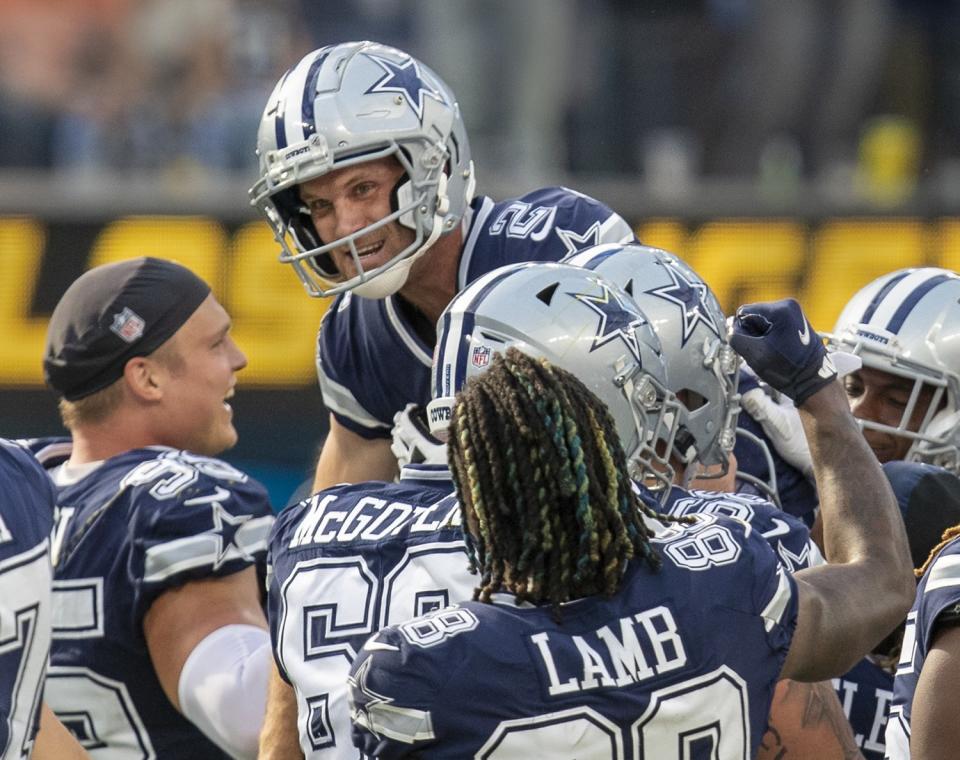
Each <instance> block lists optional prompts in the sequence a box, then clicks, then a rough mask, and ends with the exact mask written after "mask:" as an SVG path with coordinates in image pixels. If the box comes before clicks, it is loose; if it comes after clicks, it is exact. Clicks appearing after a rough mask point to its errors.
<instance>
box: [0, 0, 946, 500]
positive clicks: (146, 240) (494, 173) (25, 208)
mask: <svg viewBox="0 0 960 760" xmlns="http://www.w3.org/2000/svg"><path fill="white" fill-rule="evenodd" d="M348 39H374V40H377V41H381V42H385V43H388V44H393V45H396V46H399V47H401V48H403V49H405V50H407V51H408V52H410V53H412V54H414V55H416V56H417V57H419V58H421V59H422V60H424V61H425V62H427V63H428V64H429V65H430V66H431V67H432V68H434V69H435V70H436V71H437V72H438V73H439V74H440V75H441V76H442V77H443V78H444V79H446V81H447V82H448V83H449V84H450V85H451V87H452V88H453V89H454V91H455V92H456V93H457V94H458V96H459V99H460V105H461V108H462V111H463V114H464V118H465V121H466V124H467V128H468V131H469V133H470V138H471V144H472V149H473V154H474V159H475V161H476V164H477V167H478V177H479V183H478V191H479V192H482V193H486V194H491V195H494V196H496V197H509V196H512V195H517V194H520V193H522V192H525V191H527V190H529V189H532V188H534V187H538V186H542V185H547V184H563V185H568V186H571V187H574V188H576V189H578V190H580V191H582V192H586V193H588V194H590V195H594V196H596V197H598V198H600V199H602V200H604V201H605V202H607V203H608V204H609V205H611V206H612V207H613V208H615V209H616V210H618V211H619V212H620V213H621V214H623V215H624V216H625V217H627V218H628V219H629V220H630V221H631V222H632V223H633V224H635V226H636V228H637V231H638V234H639V235H640V237H641V239H642V240H643V241H644V242H646V243H649V244H652V245H659V246H662V247H665V248H667V249H669V250H672V251H674V252H676V253H679V254H680V255H682V256H684V257H685V258H686V259H687V260H688V261H689V262H690V263H691V264H692V265H693V266H694V267H695V268H696V269H698V271H700V273H701V274H702V275H703V276H704V277H705V279H706V280H707V281H708V282H709V283H710V284H711V285H712V286H713V287H714V289H715V290H716V291H717V292H718V295H719V296H720V298H721V300H722V301H723V303H724V305H725V307H727V308H728V309H730V308H732V307H735V306H736V304H738V303H740V302H743V301H746V300H755V299H758V298H772V297H781V296H784V295H787V294H789V295H796V296H798V297H799V298H801V299H802V300H803V301H804V303H805V305H806V306H807V308H808V310H809V313H810V315H811V318H812V321H813V323H814V325H815V326H816V327H817V328H818V329H820V330H829V329H830V327H832V325H833V320H834V319H835V317H836V316H837V314H838V313H839V310H840V307H841V306H842V305H843V303H844V302H845V301H846V299H847V298H849V297H850V295H852V294H853V292H854V291H855V290H857V288H859V287H860V286H861V285H863V284H865V283H866V282H868V281H869V280H871V279H873V278H874V277H876V276H877V275H879V274H881V273H882V272H885V271H889V270H890V269H894V268H898V267H902V266H909V265H920V264H935V265H941V266H946V267H950V268H953V269H960V92H958V90H960V4H958V3H953V2H940V1H939V0H791V1H790V2H783V1H782V0H633V1H631V0H0V262H2V263H3V268H2V270H0V435H3V436H7V437H22V436H33V435H44V434H58V433H60V432H61V428H60V425H59V422H58V419H57V416H56V409H55V404H54V400H53V397H52V396H51V395H50V394H49V393H48V392H47V391H45V390H44V389H43V386H42V377H41V373H40V356H41V350H42V342H43V333H44V329H45V323H46V319H47V317H48V316H49V313H50V311H51V309H52V307H53V305H54V304H55V303H56V301H57V299H58V298H59V296H60V294H61V293H62V292H63V290H64V289H65V288H66V287H67V285H68V284H69V283H70V282H71V281H72V280H73V279H74V278H75V277H76V276H78V275H79V274H80V273H81V272H83V271H84V269H85V268H87V267H90V266H94V265H96V264H99V263H104V262H106V261H111V260H115V259H120V258H128V257H131V256H138V255H157V256H165V257H169V258H175V259H177V260H179V261H181V262H182V263H184V264H187V265H188V266H191V267H192V268H194V269H195V270H196V271H197V272H198V273H200V274H201V275H203V276H204V277H205V278H206V279H208V280H209V281H210V282H211V283H213V284H214V287H215V289H216V291H217V294H218V297H219V298H220V299H221V301H222V302H223V303H224V304H225V305H226V306H227V308H228V309H229V310H230V311H231V313H232V315H233V317H234V321H235V325H236V335H237V339H238V341H239V342H240V343H241V345H242V346H243V348H244V349H245V350H246V351H247V353H248V355H249V357H250V365H249V367H248V368H247V369H246V370H245V371H244V372H243V373H242V374H241V375H240V389H239V390H240V392H239V393H238V396H237V398H236V399H235V404H234V406H235V409H236V419H237V423H238V428H239V429H240V433H241V439H240V444H239V445H238V446H237V448H236V449H235V450H234V451H232V452H230V453H229V454H228V455H227V458H228V459H230V460H231V461H233V462H235V463H237V464H239V465H240V466H242V467H245V468H247V469H249V470H250V471H252V472H254V473H255V474H257V475H259V476H260V477H261V478H263V479H264V480H265V481H266V482H267V484H268V486H269V487H270V489H271V492H272V494H273V496H274V499H275V500H276V501H277V502H280V503H282V502H283V501H285V499H286V498H287V496H288V495H289V494H290V493H291V492H292V491H293V489H294V488H295V486H296V485H297V484H298V483H299V482H300V481H301V480H302V479H303V478H305V477H307V474H308V472H309V471H310V469H311V467H312V459H313V457H314V455H315V452H316V449H317V446H318V445H319V443H320V442H321V441H322V439H323V436H324V434H325V432H326V422H325V420H326V414H325V413H324V411H323V408H322V404H321V401H320V394H319V391H318V390H317V389H316V381H315V376H314V369H313V354H314V343H315V333H316V327H317V324H318V321H319V319H320V317H321V315H322V313H323V310H324V309H325V307H326V304H325V303H324V302H323V301H316V300H311V299H309V298H308V297H307V296H306V295H305V294H304V293H303V291H302V289H301V286H300V284H299V281H298V280H297V279H296V277H295V276H294V274H293V272H292V271H289V270H288V269H287V268H286V267H284V266H281V265H279V264H278V263H276V255H277V249H276V245H275V244H274V243H273V241H272V239H271V235H270V233H269V231H268V229H267V226H266V225H265V224H264V223H262V222H261V221H260V220H259V219H257V218H256V217H255V215H254V213H253V211H252V209H250V207H249V206H248V205H247V200H246V190H247V188H248V187H250V185H251V184H252V183H253V181H254V179H255V178H256V161H255V157H254V154H253V147H254V139H255V134H256V128H257V124H258V121H259V118H260V112H261V109H262V107H263V105H264V103H265V101H266V98H267V95H268V94H269V92H270V90H271V89H272V87H273V84H274V83H275V81H276V80H277V79H278V78H279V76H280V75H281V74H282V73H283V72H284V71H285V70H286V69H287V68H288V67H289V66H290V65H292V64H293V63H294V62H295V61H296V60H297V59H298V58H299V57H300V56H301V55H302V54H303V53H305V52H306V51H308V50H310V49H312V48H314V47H318V46H320V45H323V44H327V43H332V42H340V41H344V40H348ZM384 361H387V362H389V361H390V358H389V357H384Z"/></svg>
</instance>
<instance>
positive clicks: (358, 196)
mask: <svg viewBox="0 0 960 760" xmlns="http://www.w3.org/2000/svg"><path fill="white" fill-rule="evenodd" d="M402 176H403V168H402V167H401V166H400V164H399V162H398V161H397V160H396V159H395V158H380V159H377V160H375V161H367V162H365V163H362V164H356V165H355V166H348V167H346V168H344V169H336V170H334V171H332V172H329V173H328V174H324V175H323V176H322V177H317V178H316V179H312V180H308V181H307V182H304V183H302V184H301V185H300V198H301V200H302V201H303V202H304V205H306V207H307V208H308V209H309V210H310V217H311V219H313V224H314V227H316V229H317V233H318V234H319V235H320V239H321V240H322V241H323V242H324V243H332V242H334V241H335V240H340V239H341V238H344V237H347V236H348V235H352V234H354V233H356V232H359V231H360V230H362V229H363V228H364V227H368V226H370V225H371V224H374V223H376V222H379V221H380V220H381V219H383V218H384V217H385V216H387V215H388V214H390V213H391V212H392V211H393V209H392V208H391V207H390V199H391V195H392V193H393V188H394V187H395V186H396V184H397V181H398V180H399V179H400V177H402ZM413 239H414V233H413V230H410V229H408V228H406V227H403V226H402V225H400V224H399V223H397V222H392V223H390V224H387V225H384V226H383V227H380V228H378V229H376V230H373V231H371V232H369V233H368V234H365V235H361V236H360V237H359V238H358V239H357V240H356V246H357V251H358V253H359V254H360V263H361V265H362V266H363V270H364V271H365V272H369V271H370V270H372V269H375V268H376V267H378V266H381V265H382V264H385V263H387V262H388V261H390V259H392V258H393V257H394V256H396V255H397V254H398V253H400V252H401V251H402V250H404V249H405V248H407V247H408V246H409V245H410V244H411V243H413ZM330 253H331V256H332V257H333V262H334V264H335V265H336V267H337V270H338V271H339V272H340V274H341V275H343V276H344V277H345V278H348V277H355V276H356V275H357V274H358V272H357V267H356V263H355V262H354V260H353V256H352V255H351V253H350V249H349V247H348V246H346V245H344V246H341V247H338V248H335V249H333V250H332V251H331V252H330Z"/></svg>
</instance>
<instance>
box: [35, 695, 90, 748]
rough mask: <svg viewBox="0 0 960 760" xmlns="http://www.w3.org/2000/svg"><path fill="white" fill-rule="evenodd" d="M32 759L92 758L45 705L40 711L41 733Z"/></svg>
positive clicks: (38, 735) (38, 734)
mask: <svg viewBox="0 0 960 760" xmlns="http://www.w3.org/2000/svg"><path fill="white" fill-rule="evenodd" d="M30 757H31V758H32V760H89V757H90V756H89V755H88V754H87V753H86V751H85V750H84V749H83V747H81V746H80V743H79V742H78V741H77V740H76V737H74V735H73V734H71V733H70V732H69V731H67V729H66V728H64V726H63V724H62V723H61V722H60V721H59V720H57V716H56V715H54V714H53V711H52V710H51V709H50V708H49V707H47V705H46V703H44V704H43V706H42V707H41V709H40V731H39V732H38V733H37V740H36V742H35V743H34V745H33V753H32V754H31V755H30Z"/></svg>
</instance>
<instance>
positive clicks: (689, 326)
mask: <svg viewBox="0 0 960 760" xmlns="http://www.w3.org/2000/svg"><path fill="white" fill-rule="evenodd" d="M563 261H564V263H567V264H573V265H576V266H581V267H584V268H586V269H589V270H591V271H593V272H596V273H597V274H599V275H602V276H603V277H605V278H606V279H608V280H611V281H613V282H615V283H616V284H617V285H619V286H620V287H622V288H623V289H624V290H625V291H626V292H627V293H628V294H629V295H630V296H631V297H632V298H633V300H634V301H635V302H636V303H637V305H638V306H639V307H640V308H641V309H642V310H643V313H644V314H646V315H647V318H648V319H649V320H650V323H651V324H652V325H653V329H654V330H655V331H656V333H657V337H658V338H659V339H660V344H661V345H662V346H663V360H664V363H665V364H666V366H667V377H668V380H669V387H670V390H671V391H673V392H674V393H675V394H676V395H677V398H678V399H679V400H680V402H681V403H682V404H683V412H682V415H681V419H680V424H679V427H678V430H677V435H676V438H675V440H674V445H675V451H674V453H675V455H676V456H677V457H678V458H679V459H680V461H681V462H683V463H684V464H689V463H690V462H693V461H697V462H699V463H701V464H703V465H708V466H709V465H721V466H724V465H726V463H727V461H728V460H729V455H730V452H731V451H732V450H733V446H734V443H735V441H736V426H737V416H738V414H739V411H740V405H739V396H738V395H737V376H738V360H737V355H736V353H735V352H734V351H733V349H732V348H730V345H729V343H728V341H727V333H726V320H725V318H724V315H723V311H722V310H721V308H720V303H719V301H717V298H716V296H715V295H714V294H713V291H711V290H710V288H709V287H708V286H707V284H706V283H705V282H704V281H703V279H702V278H701V277H700V276H699V275H698V274H697V273H696V272H694V271H693V269H691V268H690V266H689V265H688V264H686V263H685V262H684V261H682V260H681V259H679V258H678V257H676V256H674V255H673V254H672V253H669V252H667V251H664V250H661V249H659V248H651V247H649V246H645V245H639V244H633V243H631V244H627V245H617V244H605V245H597V246H593V247H591V248H586V249H584V250H583V251H580V252H579V253H575V254H573V255H572V256H568V257H567V258H565V259H564V260H563Z"/></svg>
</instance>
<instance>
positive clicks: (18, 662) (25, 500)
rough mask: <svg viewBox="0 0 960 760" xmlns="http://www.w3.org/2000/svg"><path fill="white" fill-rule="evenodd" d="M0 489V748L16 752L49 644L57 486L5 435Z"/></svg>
mask: <svg viewBox="0 0 960 760" xmlns="http://www.w3.org/2000/svg"><path fill="white" fill-rule="evenodd" d="M0 490H2V492H3V502H2V503H0V715H2V716H3V717H4V720H0V754H2V755H3V757H17V758H19V757H26V756H27V755H28V754H29V749H30V746H31V744H32V742H33V737H34V736H35V735H36V732H37V726H38V723H37V721H38V716H39V711H38V703H39V699H40V695H41V693H42V689H43V679H44V671H45V669H46V666H47V655H48V652H49V648H50V625H51V599H50V585H51V572H52V570H51V566H50V544H49V540H48V536H49V535H50V530H51V527H52V523H53V505H54V492H53V483H52V482H51V481H50V479H49V478H48V477H47V475H46V473H45V472H44V471H43V469H42V468H41V467H40V465H39V463H38V462H37V461H36V460H35V459H34V458H33V456H32V455H31V454H30V453H29V452H28V451H26V450H25V449H23V448H20V447H19V446H17V445H16V444H13V443H9V442H7V441H4V440H0ZM5 747H6V748H8V749H9V750H10V752H11V753H12V754H4V753H3V748H5ZM21 753H22V754H21Z"/></svg>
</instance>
